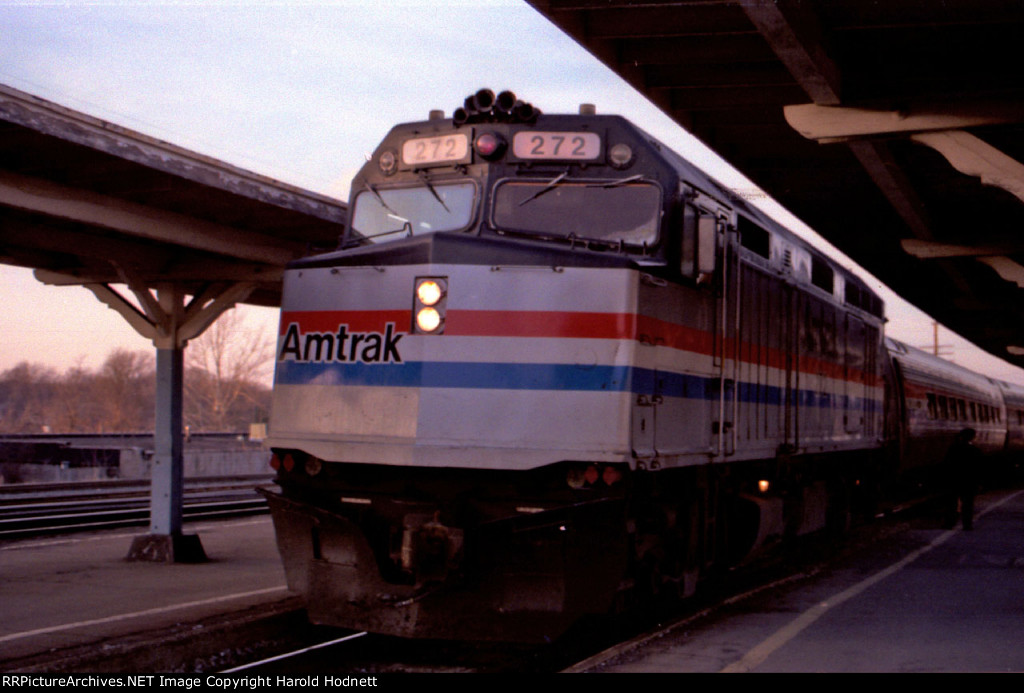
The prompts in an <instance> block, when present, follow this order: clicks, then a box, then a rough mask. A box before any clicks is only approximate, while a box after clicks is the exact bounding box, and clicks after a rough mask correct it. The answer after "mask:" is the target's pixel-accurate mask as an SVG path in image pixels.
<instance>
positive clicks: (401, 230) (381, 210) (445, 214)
mask: <svg viewBox="0 0 1024 693" xmlns="http://www.w3.org/2000/svg"><path fill="white" fill-rule="evenodd" d="M475 199H476V186H475V185H474V184H473V183H468V182H460V183H454V184H451V183H449V184H444V183H435V184H432V185H424V186H417V187H409V188H380V187H375V186H370V185H367V186H366V188H364V189H363V190H361V191H360V192H359V193H358V194H357V195H356V197H355V200H354V202H353V211H352V230H353V231H356V232H358V233H360V234H362V235H363V236H365V237H366V238H369V239H371V240H375V239H381V240H390V239H392V238H393V237H394V236H396V235H406V236H418V235H421V234H426V233H435V232H438V231H459V230H461V229H464V228H466V227H467V226H469V225H470V224H471V223H472V221H473V212H474V202H475Z"/></svg>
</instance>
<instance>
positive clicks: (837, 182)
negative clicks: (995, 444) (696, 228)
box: [529, 0, 1024, 366]
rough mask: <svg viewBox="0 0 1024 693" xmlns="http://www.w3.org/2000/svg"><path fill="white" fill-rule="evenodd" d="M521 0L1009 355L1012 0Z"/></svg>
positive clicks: (907, 294) (802, 214) (1022, 190)
mask: <svg viewBox="0 0 1024 693" xmlns="http://www.w3.org/2000/svg"><path fill="white" fill-rule="evenodd" d="M529 2H530V4H532V5H533V6H535V7H536V9H537V10H538V11H540V12H541V13H542V14H544V15H545V16H547V17H548V18H549V19H550V20H551V21H552V22H554V23H555V24H556V25H557V26H558V27H560V28H561V29H562V30H563V31H565V32H566V33H567V34H568V35H570V36H571V37H573V38H574V39H575V40H577V41H578V42H579V43H580V44H581V45H583V46H584V47H585V48H587V49H588V50H589V51H590V52H591V53H593V54H594V55H595V56H596V57H598V58H599V59H601V60H602V61H603V62H605V63H606V64H607V65H608V66H610V67H611V68H612V69H613V70H615V71H616V72H617V73H618V74H619V75H621V76H622V77H623V78H624V79H626V80H627V81H628V82H629V83H630V84H632V85H633V86H634V87H635V88H636V89H638V90H639V91H640V92H642V93H643V94H645V95H646V96H647V97H648V98H650V99H651V100H652V101H653V102H654V103H656V104H658V105H659V106H660V107H661V108H662V109H663V110H664V111H665V112H666V113H667V114H668V115H670V116H671V117H672V118H674V119H675V120H676V121H677V122H678V123H679V124H680V125H681V126H683V127H684V128H685V129H687V130H688V131H689V132H691V133H693V134H694V135H696V136H697V137H698V138H700V139H701V140H702V141H704V142H705V143H707V144H708V145H709V146H710V147H711V148H712V149H713V150H715V151H716V152H718V153H719V154H720V155H721V156H722V157H723V158H725V159H726V160H727V161H728V162H730V163H731V164H732V165H733V166H734V167H735V168H737V169H738V170H739V171H740V172H742V173H743V174H744V175H746V176H747V177H748V178H750V179H751V180H752V181H754V182H755V183H756V184H757V185H758V186H760V187H761V188H763V189H764V190H765V191H766V192H767V193H768V194H769V195H770V196H771V197H773V198H774V199H775V200H777V201H778V202H780V203H781V204H782V205H783V206H785V207H786V208H787V209H789V210H790V211H791V212H793V213H794V214H796V215H797V216H798V217H799V218H801V219H802V220H803V221H804V222H805V223H807V224H808V225H809V226H810V227H811V228H813V229H815V230H816V231H817V232H818V233H820V234H821V235H822V236H824V237H825V238H826V239H828V240H829V241H830V242H831V243H833V244H834V245H836V246H837V247H838V248H839V249H840V250H842V251H843V252H844V253H846V254H847V255H849V256H850V257H851V258H853V259H854V260H855V261H856V262H858V263H859V264H860V265H862V266H863V267H864V268H865V269H867V270H868V271H869V272H871V273H873V274H874V275H875V276H877V277H878V278H879V279H881V280H882V281H884V282H885V283H886V284H887V285H889V286H890V287H891V288H892V289H894V290H895V291H896V292H897V293H899V294H900V295H901V296H903V297H904V298H905V299H907V300H908V301H910V302H911V303H913V304H915V305H917V306H918V307H919V308H921V309H923V310H924V311H926V312H927V313H929V314H930V315H932V316H933V317H934V318H936V319H937V320H939V321H940V322H942V323H943V324H945V325H946V326H948V327H949V328H951V329H953V330H955V331H956V332H959V333H960V334H962V335H963V336H964V337H966V338H967V339H969V340H971V341H972V342H974V343H975V344H977V345H978V346H980V347H982V348H983V349H985V350H987V351H989V352H990V353H992V354H994V355H996V356H999V357H1001V358H1004V359H1006V360H1008V361H1010V362H1012V363H1015V364H1017V365H1021V366H1024V295H1022V294H1021V286H1022V285H1024V241H1022V240H1021V231H1022V228H1024V204H1022V197H1024V166H1022V165H1021V164H1020V163H1019V162H1020V161H1022V157H1024V127H1022V126H1024V98H1022V97H1024V70H1021V69H1020V67H1019V62H1020V61H1019V55H1018V49H1019V43H1018V42H1019V41H1020V40H1021V38H1022V37H1024V4H1022V3H1020V2H1018V1H1016V0H943V1H942V2H935V1H934V0H885V1H875V0H803V1H800V0H743V1H736V0H687V1H676V2H672V1H666V0H643V1H632V2H627V1H625V0H529Z"/></svg>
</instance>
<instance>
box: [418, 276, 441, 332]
mask: <svg viewBox="0 0 1024 693" xmlns="http://www.w3.org/2000/svg"><path fill="white" fill-rule="evenodd" d="M447 296H448V279H447V278H446V277H417V279H416V287H415V291H414V292H413V307H412V313H413V332H416V333H419V334H440V333H442V332H444V319H445V312H446V310H447Z"/></svg>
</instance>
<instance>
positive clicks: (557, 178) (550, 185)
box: [519, 171, 569, 207]
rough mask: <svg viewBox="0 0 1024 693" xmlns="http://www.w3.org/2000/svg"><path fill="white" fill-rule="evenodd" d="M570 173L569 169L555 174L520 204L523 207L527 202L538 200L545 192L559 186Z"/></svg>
mask: <svg viewBox="0 0 1024 693" xmlns="http://www.w3.org/2000/svg"><path fill="white" fill-rule="evenodd" d="M568 175H569V172H568V171H564V172H563V173H560V174H558V175H557V176H555V177H554V178H552V179H551V180H549V181H548V184H547V185H545V186H544V187H543V188H541V189H540V190H538V191H537V192H535V193H534V194H532V195H530V196H529V197H528V198H526V199H525V200H523V201H522V202H520V203H519V206H520V207H522V206H523V205H525V204H526V203H527V202H533V201H534V200H536V199H537V198H538V197H540V196H541V195H543V194H544V193H546V192H550V191H552V190H554V189H555V188H557V187H558V184H559V183H561V182H562V179H563V178H565V177H566V176H568Z"/></svg>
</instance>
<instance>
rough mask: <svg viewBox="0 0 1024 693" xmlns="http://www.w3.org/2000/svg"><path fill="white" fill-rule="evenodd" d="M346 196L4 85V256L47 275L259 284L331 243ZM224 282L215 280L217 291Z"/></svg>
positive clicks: (0, 207)
mask: <svg viewBox="0 0 1024 693" xmlns="http://www.w3.org/2000/svg"><path fill="white" fill-rule="evenodd" d="M344 214H345V204H344V203H343V202H340V201H338V200H335V199H331V198H328V197H325V196H321V195H317V194H314V193H310V192H308V191H305V190H301V189H298V188H295V187H292V186H289V185H286V184H284V183H281V182H279V181H275V180H271V179H269V178H265V177H262V176H259V175H256V174H253V173H250V172H248V171H244V170H241V169H238V168H236V167H233V166H231V165H229V164H226V163H224V162H220V161H216V160H214V159H211V158H209V157H206V156H203V155H201V154H196V153H194V152H190V151H187V150H185V149H182V148H180V147H176V146H174V145H172V144H168V143H166V142H161V141H159V140H156V139H153V138H151V137H147V136H145V135H142V134H140V133H137V132H132V131H130V130H127V129H124V128H121V127H118V126H116V125H113V124H111V123H108V122H105V121H102V120H99V119H96V118H93V117H91V116H88V115H85V114H82V113H78V112H75V111H71V110H69V109H66V108H64V107H61V106H59V105H56V104H53V103H50V102H47V101H44V100H42V99H39V98H37V97H34V96H31V95H29V94H25V93H23V92H20V91H18V90H15V89H12V88H10V87H6V86H0V262H3V263H6V264H12V265H19V266H23V267H31V268H34V269H37V270H41V272H40V273H39V276H40V277H42V278H45V279H46V280H47V281H50V282H53V283H58V284H59V283H81V284H86V285H88V284H94V285H95V284H110V283H126V284H129V285H131V286H133V287H134V288H135V289H139V288H143V287H145V288H147V289H155V288H157V287H160V286H162V285H166V284H170V283H173V284H175V285H176V286H178V287H179V288H181V289H184V290H185V291H186V292H187V293H189V294H192V295H199V294H202V293H203V292H209V291H211V287H218V286H219V287H224V286H229V285H232V284H237V283H240V282H242V283H247V284H248V285H249V286H250V287H251V286H252V285H253V284H255V288H254V289H252V290H251V293H247V294H246V298H245V301H246V302H249V303H255V304H260V305H271V306H272V305H278V304H279V302H280V295H281V276H282V271H283V268H284V266H285V264H286V263H287V262H289V261H290V260H292V259H295V258H298V257H301V256H303V255H307V254H310V253H312V252H316V251H320V250H326V249H331V248H334V247H335V246H336V245H337V241H338V238H339V236H340V235H341V232H342V229H343V224H344ZM218 290H221V289H217V288H213V289H212V291H214V292H216V291H218Z"/></svg>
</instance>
